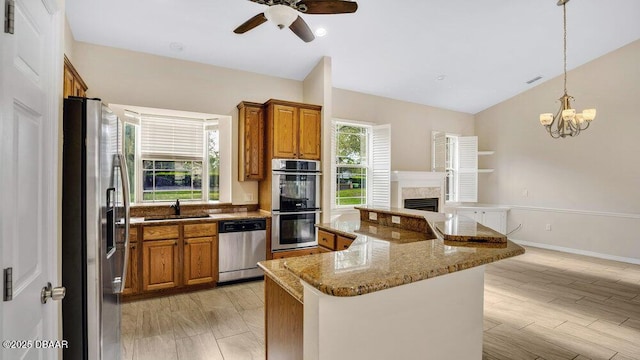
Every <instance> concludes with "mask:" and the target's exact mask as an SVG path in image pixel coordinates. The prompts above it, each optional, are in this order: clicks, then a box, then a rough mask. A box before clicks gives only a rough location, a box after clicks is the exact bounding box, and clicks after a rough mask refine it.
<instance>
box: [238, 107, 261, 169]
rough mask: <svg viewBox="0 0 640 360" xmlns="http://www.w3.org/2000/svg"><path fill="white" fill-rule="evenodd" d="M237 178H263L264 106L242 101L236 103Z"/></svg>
mask: <svg viewBox="0 0 640 360" xmlns="http://www.w3.org/2000/svg"><path fill="white" fill-rule="evenodd" d="M238 111H239V115H238V139H239V148H238V180H239V181H245V180H263V179H264V174H265V164H264V157H265V154H264V151H265V150H264V137H265V133H264V107H263V105H262V104H257V103H250V102H246V101H243V102H241V103H240V104H238Z"/></svg>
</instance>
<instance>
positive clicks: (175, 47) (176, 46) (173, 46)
mask: <svg viewBox="0 0 640 360" xmlns="http://www.w3.org/2000/svg"><path fill="white" fill-rule="evenodd" d="M169 49H171V50H173V51H176V52H180V51H182V50H184V45H183V44H182V43H179V42H172V43H171V44H169Z"/></svg>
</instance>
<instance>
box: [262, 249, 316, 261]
mask: <svg viewBox="0 0 640 360" xmlns="http://www.w3.org/2000/svg"><path fill="white" fill-rule="evenodd" d="M319 252H320V250H318V248H317V247H311V248H306V249H300V250H286V251H274V252H273V253H272V256H273V259H284V258H289V257H295V256H304V255H313V254H317V253H319Z"/></svg>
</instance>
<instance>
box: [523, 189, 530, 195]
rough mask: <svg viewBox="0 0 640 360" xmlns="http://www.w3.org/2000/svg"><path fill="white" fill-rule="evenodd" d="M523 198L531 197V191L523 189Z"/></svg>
mask: <svg viewBox="0 0 640 360" xmlns="http://www.w3.org/2000/svg"><path fill="white" fill-rule="evenodd" d="M522 196H523V197H527V196H529V189H522Z"/></svg>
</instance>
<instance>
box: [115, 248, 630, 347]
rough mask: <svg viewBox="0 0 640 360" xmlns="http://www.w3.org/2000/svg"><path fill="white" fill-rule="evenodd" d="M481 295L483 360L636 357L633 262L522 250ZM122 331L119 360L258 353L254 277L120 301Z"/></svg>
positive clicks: (260, 338) (260, 310)
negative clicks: (148, 298) (164, 295)
mask: <svg viewBox="0 0 640 360" xmlns="http://www.w3.org/2000/svg"><path fill="white" fill-rule="evenodd" d="M484 297H485V298H484V303H485V305H484V307H485V310H484V330H485V332H484V347H483V350H484V351H483V359H485V360H494V359H501V360H520V359H523V360H524V359H530V360H554V359H558V360H564V359H566V360H569V359H572V360H589V359H592V360H596V359H607V360H609V359H612V360H628V359H638V360H640V266H639V265H632V264H626V263H620V262H615V261H608V260H602V259H595V258H590V257H586V256H579V255H571V254H565V253H560V252H555V251H549V250H542V249H536V248H527V253H526V254H524V255H522V256H518V257H515V258H512V259H507V260H503V261H500V262H497V263H493V264H489V265H487V270H486V274H485V295H484ZM122 333H123V359H127V360H142V359H153V360H156V359H172V360H175V359H179V360H185V359H189V360H199V359H202V360H222V359H224V360H243V359H264V357H265V355H264V305H263V283H262V282H261V281H260V282H251V283H244V284H238V285H231V286H222V287H219V288H216V289H212V290H206V291H200V292H194V293H189V294H181V295H175V296H170V297H165V298H158V299H152V300H143V301H138V302H131V303H127V304H124V306H123V324H122ZM398 360H402V359H398Z"/></svg>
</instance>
